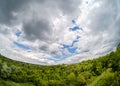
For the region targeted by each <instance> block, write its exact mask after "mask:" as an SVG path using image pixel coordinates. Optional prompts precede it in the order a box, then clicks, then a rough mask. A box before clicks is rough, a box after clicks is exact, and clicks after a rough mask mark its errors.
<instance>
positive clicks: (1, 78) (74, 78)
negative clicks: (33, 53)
mask: <svg viewBox="0 0 120 86" xmlns="http://www.w3.org/2000/svg"><path fill="white" fill-rule="evenodd" d="M119 71H120V44H119V45H118V47H117V49H116V51H115V52H111V53H110V54H107V55H105V56H103V57H100V58H97V59H94V60H88V61H83V62H81V63H77V64H71V65H64V64H63V65H57V66H41V65H34V64H27V63H23V62H18V61H13V60H11V59H7V58H5V57H4V56H2V55H0V86H120V72H119ZM22 83H23V84H22ZM33 84H34V85H33Z"/></svg>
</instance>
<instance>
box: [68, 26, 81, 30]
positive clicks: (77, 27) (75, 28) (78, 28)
mask: <svg viewBox="0 0 120 86" xmlns="http://www.w3.org/2000/svg"><path fill="white" fill-rule="evenodd" d="M70 30H71V31H77V30H82V28H80V27H79V26H74V27H73V28H70Z"/></svg>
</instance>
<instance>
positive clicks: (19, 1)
mask: <svg viewBox="0 0 120 86" xmlns="http://www.w3.org/2000/svg"><path fill="white" fill-rule="evenodd" d="M26 1H27V0H0V23H3V24H10V23H11V20H14V19H16V18H15V17H14V16H13V15H12V12H16V11H18V10H20V8H21V6H23V4H25V3H26Z"/></svg>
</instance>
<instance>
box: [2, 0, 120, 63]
mask: <svg viewBox="0 0 120 86" xmlns="http://www.w3.org/2000/svg"><path fill="white" fill-rule="evenodd" d="M119 10H120V1H119V0H114V1H113V0H104V1H101V0H89V1H87V0H58V1H56V0H20V1H19V0H0V40H2V42H1V45H0V53H2V54H3V55H5V56H7V57H9V58H11V59H14V60H19V61H25V62H29V63H36V64H42V65H53V64H62V63H66V64H71V63H76V62H80V61H83V60H87V59H91V58H93V57H98V56H101V55H104V54H106V53H109V52H110V51H113V50H115V48H116V46H117V44H118V43H119V42H120V29H119V28H120V25H119V23H120V12H119ZM28 50H30V52H28ZM31 50H32V51H31Z"/></svg>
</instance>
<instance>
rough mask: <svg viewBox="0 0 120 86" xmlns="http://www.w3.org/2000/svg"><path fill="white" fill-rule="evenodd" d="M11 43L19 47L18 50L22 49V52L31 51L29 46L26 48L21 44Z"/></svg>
mask: <svg viewBox="0 0 120 86" xmlns="http://www.w3.org/2000/svg"><path fill="white" fill-rule="evenodd" d="M13 43H14V44H15V45H16V46H17V47H19V48H22V49H24V50H26V51H31V48H30V47H29V46H27V45H24V44H21V43H19V42H16V41H14V42H13Z"/></svg>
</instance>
